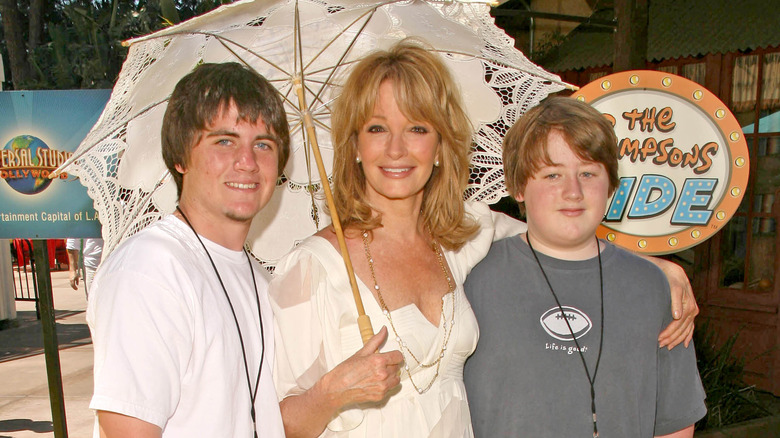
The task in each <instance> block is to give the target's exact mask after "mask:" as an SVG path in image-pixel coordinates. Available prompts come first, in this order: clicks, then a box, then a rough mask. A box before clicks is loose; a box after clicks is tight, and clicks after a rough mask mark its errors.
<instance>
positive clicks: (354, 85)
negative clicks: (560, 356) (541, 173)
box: [270, 41, 692, 437]
mask: <svg viewBox="0 0 780 438" xmlns="http://www.w3.org/2000/svg"><path fill="white" fill-rule="evenodd" d="M332 120H333V126H332V137H333V142H334V148H335V157H334V175H333V191H334V197H335V200H336V209H337V210H338V213H339V215H340V217H341V219H342V227H343V229H344V230H345V234H346V239H347V247H348V249H349V252H350V255H351V258H352V262H353V264H354V268H355V273H356V275H357V277H358V284H359V287H360V293H361V295H362V298H363V302H364V305H365V308H366V313H367V314H368V315H369V316H370V318H371V321H372V322H373V325H374V328H375V330H378V334H377V335H375V336H374V338H372V339H371V340H370V341H369V342H368V343H367V344H366V345H365V346H363V345H362V343H361V339H360V334H359V330H358V327H357V322H356V318H357V315H356V312H355V308H354V303H353V301H352V294H351V293H350V286H349V281H348V279H347V277H346V273H345V270H344V267H343V263H342V261H341V257H340V254H339V251H338V249H337V248H338V244H337V242H336V236H335V233H334V231H333V229H332V228H331V227H328V228H326V229H324V230H322V231H320V232H319V233H317V234H316V235H315V236H312V237H311V238H309V239H307V240H306V241H304V242H303V243H302V244H301V245H299V246H298V247H297V248H296V249H295V250H293V251H292V252H291V253H290V254H289V255H288V256H286V257H285V258H284V259H283V260H282V261H281V262H280V263H279V264H278V265H277V268H276V269H277V270H276V278H275V279H274V281H273V283H272V286H271V292H270V293H271V299H272V305H273V306H274V313H275V317H276V322H277V330H276V333H277V348H278V350H277V351H278V353H277V357H276V369H275V378H276V385H277V392H278V393H279V395H280V399H281V409H282V416H283V419H284V423H285V431H286V433H287V436H288V437H297V436H303V437H313V436H350V437H427V436H435V437H470V436H472V435H473V433H472V430H471V421H470V415H469V408H468V403H467V400H466V393H465V389H464V385H463V378H462V376H463V364H464V362H465V360H466V358H467V357H468V356H469V355H470V354H471V353H472V352H473V351H474V348H475V347H476V344H477V339H478V337H479V330H478V327H477V321H476V319H475V317H474V314H473V312H472V310H471V307H470V305H469V303H468V301H467V299H466V297H465V295H464V292H463V282H464V281H465V278H466V275H467V274H468V273H469V271H470V270H471V268H472V267H473V266H474V265H475V264H476V263H477V262H478V261H480V260H481V259H482V258H483V257H484V256H485V254H486V253H487V251H488V249H489V247H490V244H491V242H492V241H493V240H496V239H499V238H502V237H505V236H508V235H512V234H517V233H519V232H522V231H524V230H525V224H522V223H520V222H517V221H514V220H512V219H510V218H508V217H506V216H504V215H501V214H495V213H491V212H490V210H489V209H488V208H487V206H485V205H482V204H478V203H464V202H463V201H462V193H463V190H464V188H465V185H466V180H467V178H468V153H469V145H470V138H471V125H470V123H469V120H468V118H467V116H466V114H465V112H464V110H463V106H462V103H461V98H460V92H459V90H458V89H457V87H456V86H455V84H454V82H453V80H452V77H451V75H450V73H449V71H447V69H446V67H445V66H444V65H443V63H442V62H441V61H440V60H439V58H438V57H437V55H435V54H432V53H431V52H430V51H428V50H426V48H425V47H424V46H423V45H422V44H421V43H418V42H414V41H403V42H401V43H399V44H397V45H396V46H394V47H393V48H391V49H390V50H389V51H381V52H377V53H374V54H373V55H371V56H368V57H366V58H364V59H363V60H362V61H361V62H359V63H358V64H357V65H355V67H354V69H353V71H352V72H351V74H350V77H349V78H348V79H347V81H346V83H345V85H344V89H343V91H342V94H341V96H340V97H339V99H338V100H337V102H336V105H335V107H334V109H333V113H332ZM677 269H679V268H677ZM686 283H687V281H686ZM686 319H692V317H691V318H686ZM686 330H687V329H682V331H681V333H684V334H683V335H682V337H683V338H684V337H685V335H687V331H686Z"/></svg>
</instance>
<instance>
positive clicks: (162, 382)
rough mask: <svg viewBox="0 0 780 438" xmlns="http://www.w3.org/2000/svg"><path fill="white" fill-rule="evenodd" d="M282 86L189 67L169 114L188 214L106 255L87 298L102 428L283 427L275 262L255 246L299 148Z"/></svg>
mask: <svg viewBox="0 0 780 438" xmlns="http://www.w3.org/2000/svg"><path fill="white" fill-rule="evenodd" d="M288 129H289V128H288V125H287V120H286V117H285V113H284V109H283V107H282V103H281V100H280V99H279V96H278V94H277V92H276V90H275V89H274V88H273V86H272V85H271V84H270V83H269V82H268V81H267V80H265V79H264V78H262V77H261V76H260V75H258V74H257V73H255V72H253V71H251V70H249V69H247V68H245V67H244V66H242V65H239V64H236V63H227V64H203V65H200V66H198V67H196V68H195V69H194V70H193V72H191V73H190V74H188V75H187V76H185V77H184V78H182V79H181V80H180V81H179V83H178V84H177V86H176V88H175V90H174V91H173V94H172V95H171V98H170V100H169V103H168V107H167V110H166V113H165V117H164V119H163V128H162V153H163V158H164V160H165V163H166V165H167V167H168V170H169V171H170V173H171V175H172V176H173V179H174V181H175V182H176V185H177V190H178V194H179V203H178V208H177V210H176V212H175V213H174V214H172V215H169V216H166V217H164V218H163V219H161V220H160V221H158V222H156V223H154V224H152V225H150V226H149V227H147V228H146V229H144V230H142V231H140V232H139V233H137V234H136V235H134V236H132V237H130V238H128V239H127V240H126V241H124V242H123V243H122V244H121V245H120V246H119V247H118V248H117V249H116V250H115V251H114V252H112V253H111V254H110V256H109V257H108V258H107V260H105V261H104V263H103V265H102V266H101V269H100V272H98V274H97V276H96V278H95V281H94V287H93V290H92V291H91V293H90V299H89V303H88V309H87V321H88V322H89V326H90V330H91V332H92V338H93V342H94V348H95V371H94V373H95V389H94V395H93V398H92V402H91V404H90V407H91V408H92V409H94V410H95V411H96V412H97V420H98V421H97V422H96V428H95V437H98V436H101V437H118V436H123V437H124V436H133V437H161V436H162V437H166V438H169V437H187V438H190V437H195V436H225V437H228V436H229V437H241V438H252V437H253V436H255V437H257V436H260V437H282V436H284V429H283V426H282V421H281V414H280V412H279V405H278V402H277V399H276V392H275V389H274V385H273V380H272V376H271V374H272V364H273V354H274V351H273V339H274V335H273V321H272V314H271V310H270V304H269V302H268V297H267V284H268V281H267V279H266V278H265V274H264V272H263V269H262V268H261V267H260V266H259V264H258V263H257V262H256V261H255V260H252V259H251V258H250V257H249V256H248V254H247V253H246V252H245V251H244V249H243V248H244V241H245V239H246V236H247V233H248V232H249V227H250V224H251V222H252V218H253V217H254V216H255V214H256V213H257V212H258V211H260V209H262V208H263V207H264V206H265V205H266V204H267V203H268V201H269V199H270V198H271V195H272V193H273V191H274V187H275V184H276V180H277V178H278V177H279V175H280V174H281V172H282V170H283V169H284V166H285V163H286V161H287V157H288V155H289V131H288Z"/></svg>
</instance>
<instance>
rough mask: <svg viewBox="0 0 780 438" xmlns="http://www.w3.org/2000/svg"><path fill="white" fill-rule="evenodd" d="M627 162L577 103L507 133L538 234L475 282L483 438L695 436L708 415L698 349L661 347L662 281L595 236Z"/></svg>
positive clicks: (510, 174) (473, 391)
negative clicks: (658, 335) (620, 161)
mask: <svg viewBox="0 0 780 438" xmlns="http://www.w3.org/2000/svg"><path fill="white" fill-rule="evenodd" d="M617 167H618V151H617V139H616V137H615V133H614V130H613V128H612V126H611V125H610V124H609V122H608V121H607V119H606V118H605V117H604V116H603V115H601V114H600V113H599V112H598V111H596V110H595V109H594V108H592V107H590V106H589V105H587V104H584V103H581V102H578V101H576V100H574V99H570V98H563V97H553V98H548V99H547V100H545V101H544V102H542V104H541V105H539V106H537V107H535V108H533V109H531V110H530V111H529V112H528V113H527V114H526V115H525V116H523V117H522V118H521V119H520V120H519V121H518V122H517V123H516V124H515V126H513V127H512V129H510V131H509V132H508V133H507V136H506V139H505V140H504V169H505V178H506V181H507V189H508V190H509V193H511V194H512V195H513V196H514V197H515V199H516V200H517V201H518V202H520V203H521V207H522V206H523V204H524V207H525V210H526V214H527V222H528V233H527V234H524V235H521V236H516V237H512V238H508V239H505V240H502V241H499V242H496V243H495V244H494V245H493V247H492V248H491V250H490V253H489V254H488V255H487V257H486V258H485V259H484V260H483V261H482V262H481V263H480V264H479V265H478V266H477V267H475V268H474V270H473V271H472V272H471V274H470V275H469V277H468V280H467V282H466V294H467V295H468V298H469V301H470V302H471V305H472V307H473V309H474V312H475V314H476V315H477V320H478V321H479V325H480V328H481V330H480V332H481V335H480V340H479V344H478V345H477V349H476V352H475V353H474V355H473V356H472V357H471V358H470V359H469V360H468V362H467V363H466V369H465V381H466V388H467V394H468V398H469V405H470V409H471V414H472V421H473V424H474V432H475V435H476V436H477V438H481V437H515V436H534V437H555V438H558V437H573V436H589V435H591V434H593V436H597V435H598V434H601V436H603V437H620V438H624V437H643V438H644V437H647V438H649V437H653V436H673V437H691V436H693V425H694V423H695V422H696V421H697V420H699V419H700V418H702V417H703V416H704V414H705V413H706V407H705V405H704V391H703V389H702V386H701V382H700V380H699V375H698V371H697V370H696V357H695V354H694V351H693V348H687V349H685V348H676V349H673V350H668V349H665V348H661V349H659V348H658V346H657V343H656V342H657V340H656V336H655V333H658V332H660V330H661V329H662V328H663V327H664V326H665V325H666V324H667V323H668V322H669V321H670V320H671V317H670V316H668V310H667V309H668V308H669V305H670V302H669V301H670V299H669V291H668V285H667V282H666V280H665V278H664V276H663V274H662V273H661V271H660V270H658V269H657V268H656V267H655V266H654V265H653V264H652V263H650V262H648V261H646V260H643V259H642V258H640V257H638V256H636V255H634V254H631V253H629V252H627V251H625V250H622V249H620V248H617V247H615V246H613V245H611V244H609V243H607V242H604V241H599V240H598V239H597V238H596V236H595V231H596V228H597V227H598V225H599V223H601V219H602V217H603V215H604V211H605V210H606V204H607V200H608V198H609V196H610V194H611V193H612V192H613V191H614V190H615V188H616V187H617V185H618V173H617Z"/></svg>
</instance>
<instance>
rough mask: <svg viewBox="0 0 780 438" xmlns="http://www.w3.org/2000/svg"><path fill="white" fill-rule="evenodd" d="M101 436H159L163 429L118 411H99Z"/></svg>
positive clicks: (112, 437)
mask: <svg viewBox="0 0 780 438" xmlns="http://www.w3.org/2000/svg"><path fill="white" fill-rule="evenodd" d="M97 415H98V424H99V425H100V438H119V437H121V438H159V437H161V436H162V430H161V429H160V428H159V427H158V426H156V425H154V424H152V423H147V422H146V421H143V420H139V419H138V418H135V417H128V416H127V415H122V414H117V413H116V412H109V411H98V412H97Z"/></svg>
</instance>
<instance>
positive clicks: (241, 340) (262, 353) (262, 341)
mask: <svg viewBox="0 0 780 438" xmlns="http://www.w3.org/2000/svg"><path fill="white" fill-rule="evenodd" d="M176 211H178V212H179V214H180V215H181V217H182V218H183V219H184V222H186V223H187V225H188V226H189V227H190V229H191V230H192V232H193V233H194V234H195V237H196V238H197V239H198V242H200V245H201V246H202V247H203V250H204V251H206V256H207V257H208V258H209V261H210V262H211V267H212V268H214V273H215V274H216V275H217V280H219V285H220V286H222V292H223V293H224V294H225V299H226V300H227V303H228V305H229V306H230V312H231V313H232V314H233V322H235V324H236V331H237V332H238V342H239V343H240V344H241V355H242V357H243V359H244V374H245V376H246V386H247V389H249V401H250V402H251V404H250V407H249V415H250V417H251V418H252V431H253V432H254V438H257V415H256V412H255V400H257V389H258V388H259V387H260V373H261V372H262V370H263V360H264V358H265V336H264V335H263V314H262V313H261V312H260V293H259V292H258V291H257V281H255V270H254V269H253V268H252V260H251V259H250V258H249V254H247V252H246V249H244V250H243V251H244V255H245V256H246V261H247V263H248V264H249V272H250V273H251V274H252V285H253V286H254V287H255V303H256V304H257V318H258V322H259V324H260V345H262V348H261V350H260V365H258V368H257V378H256V379H255V387H254V389H252V378H251V377H250V374H249V361H247V358H246V346H244V337H243V335H242V334H241V326H240V325H239V324H238V317H237V316H236V309H235V307H233V301H232V300H231V299H230V295H228V292H227V289H226V288H225V283H223V282H222V276H221V275H219V270H218V269H217V265H216V264H215V263H214V259H213V258H211V253H209V250H208V249H207V248H206V245H205V244H204V243H203V240H201V238H200V236H199V235H198V232H197V231H195V228H194V227H193V226H192V223H190V220H189V219H188V218H187V215H185V214H184V212H183V211H181V209H180V208H179V207H178V206H177V207H176Z"/></svg>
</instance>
